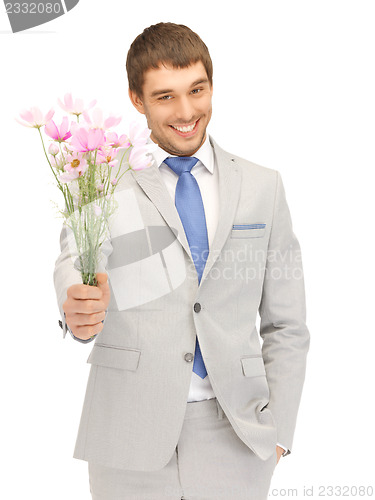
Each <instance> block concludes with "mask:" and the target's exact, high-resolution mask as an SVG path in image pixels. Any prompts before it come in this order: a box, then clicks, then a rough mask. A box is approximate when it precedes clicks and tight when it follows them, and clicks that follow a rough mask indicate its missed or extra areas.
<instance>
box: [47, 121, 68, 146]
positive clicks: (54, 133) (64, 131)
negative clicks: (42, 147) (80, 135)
mask: <svg viewBox="0 0 375 500" xmlns="http://www.w3.org/2000/svg"><path fill="white" fill-rule="evenodd" d="M68 129H69V120H68V117H67V116H64V118H63V120H62V122H61V125H60V127H58V126H57V125H56V123H55V122H54V121H53V120H50V121H49V122H47V123H46V126H45V127H44V132H45V133H46V134H47V135H48V136H49V137H51V139H54V140H55V141H58V142H63V141H66V140H67V139H69V137H71V136H72V134H71V133H70V132H69V130H68Z"/></svg>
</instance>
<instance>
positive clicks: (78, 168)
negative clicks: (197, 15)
mask: <svg viewBox="0 0 375 500" xmlns="http://www.w3.org/2000/svg"><path fill="white" fill-rule="evenodd" d="M66 162H67V163H66V164H65V165H64V170H65V172H64V173H63V174H62V175H60V177H59V180H60V182H71V181H73V180H74V179H78V177H81V176H82V175H83V174H84V173H85V172H86V170H87V168H88V165H87V161H86V160H85V158H84V155H83V153H79V152H77V153H73V154H72V155H69V156H67V157H66Z"/></svg>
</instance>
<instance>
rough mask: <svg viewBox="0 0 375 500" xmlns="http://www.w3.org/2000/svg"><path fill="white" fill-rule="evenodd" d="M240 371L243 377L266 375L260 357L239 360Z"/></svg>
mask: <svg viewBox="0 0 375 500" xmlns="http://www.w3.org/2000/svg"><path fill="white" fill-rule="evenodd" d="M241 363H242V371H243V373H244V375H245V377H259V376H261V375H266V370H265V368H264V363H263V358H262V356H253V357H247V358H241Z"/></svg>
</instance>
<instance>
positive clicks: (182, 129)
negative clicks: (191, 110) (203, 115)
mask: <svg viewBox="0 0 375 500" xmlns="http://www.w3.org/2000/svg"><path fill="white" fill-rule="evenodd" d="M198 122H199V119H198V120H197V121H195V122H194V123H192V124H191V125H185V126H184V127H178V126H176V125H170V127H172V128H173V129H174V130H176V131H177V132H179V133H180V134H189V133H191V132H193V131H194V130H195V129H196V127H197V124H198Z"/></svg>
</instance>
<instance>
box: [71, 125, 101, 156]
mask: <svg viewBox="0 0 375 500" xmlns="http://www.w3.org/2000/svg"><path fill="white" fill-rule="evenodd" d="M104 144H105V135H104V132H103V130H101V129H91V130H86V129H85V128H83V127H80V128H77V129H74V130H73V136H72V139H71V140H70V146H71V147H72V148H74V149H75V150H77V151H81V152H86V151H94V150H95V149H97V148H99V147H100V146H104Z"/></svg>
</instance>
